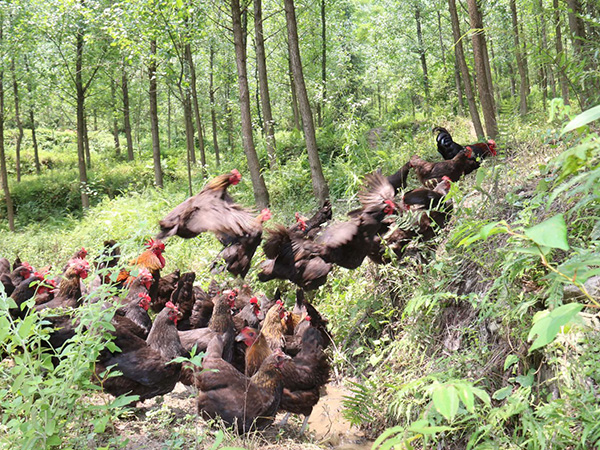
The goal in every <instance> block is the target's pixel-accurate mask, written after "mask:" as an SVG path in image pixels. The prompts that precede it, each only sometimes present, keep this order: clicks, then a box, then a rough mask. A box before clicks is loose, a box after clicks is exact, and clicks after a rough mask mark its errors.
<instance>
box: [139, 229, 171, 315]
mask: <svg viewBox="0 0 600 450" xmlns="http://www.w3.org/2000/svg"><path fill="white" fill-rule="evenodd" d="M146 247H147V250H146V251H144V252H142V254H141V255H140V256H138V257H137V258H135V259H134V260H132V261H131V264H132V265H135V266H137V267H138V268H140V269H142V268H144V269H148V271H150V273H151V274H152V277H153V278H154V282H153V283H152V286H151V287H150V290H149V292H148V293H149V295H150V298H151V299H152V304H151V305H154V304H156V302H157V300H158V283H159V280H160V269H163V268H164V267H165V264H166V261H165V257H164V256H163V252H164V251H165V244H163V243H162V242H161V241H159V240H154V239H150V240H149V241H148V242H146ZM153 309H154V308H153ZM159 310H160V309H159Z"/></svg>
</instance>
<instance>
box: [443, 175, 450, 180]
mask: <svg viewBox="0 0 600 450" xmlns="http://www.w3.org/2000/svg"><path fill="white" fill-rule="evenodd" d="M442 180H444V181H452V179H450V177H449V176H448V175H444V176H443V177H442Z"/></svg>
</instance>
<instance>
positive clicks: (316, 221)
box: [288, 200, 332, 239]
mask: <svg viewBox="0 0 600 450" xmlns="http://www.w3.org/2000/svg"><path fill="white" fill-rule="evenodd" d="M295 217H296V223H295V224H294V225H292V226H291V227H289V228H288V229H289V230H290V231H291V232H295V231H300V232H302V234H303V235H304V236H306V237H308V238H309V239H312V238H314V237H315V236H316V235H317V233H318V232H319V231H320V230H321V225H323V224H324V223H326V222H328V221H330V220H331V217H332V213H331V202H330V201H329V200H325V202H324V203H323V206H321V207H320V208H319V209H318V210H317V212H315V214H314V215H313V216H312V217H311V218H310V219H306V218H305V217H302V216H301V215H300V213H296V214H295Z"/></svg>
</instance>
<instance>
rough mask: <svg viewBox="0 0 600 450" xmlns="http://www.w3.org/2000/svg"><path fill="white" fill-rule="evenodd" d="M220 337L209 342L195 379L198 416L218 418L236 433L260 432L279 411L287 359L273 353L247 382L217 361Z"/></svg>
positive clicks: (220, 358) (244, 377)
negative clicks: (283, 371) (282, 370)
mask: <svg viewBox="0 0 600 450" xmlns="http://www.w3.org/2000/svg"><path fill="white" fill-rule="evenodd" d="M222 351H223V343H222V340H221V337H220V336H216V337H215V338H213V340H212V341H211V342H210V345H209V346H208V349H207V351H206V356H205V358H204V361H203V363H202V368H203V369H204V370H203V371H202V372H201V373H200V374H198V375H197V376H196V386H197V387H198V389H199V392H198V400H197V402H198V414H200V415H202V416H203V417H205V418H209V419H215V418H217V417H221V418H222V419H223V421H224V422H225V423H226V424H227V425H228V426H231V427H234V428H235V429H236V430H237V431H238V432H239V433H246V432H248V431H251V430H262V429H264V428H266V427H267V426H269V425H270V424H271V423H273V420H274V418H275V414H276V413H277V410H278V409H279V404H280V402H281V394H282V390H283V381H282V374H281V367H282V366H283V364H284V363H285V361H287V360H289V356H287V355H284V354H283V352H282V351H281V350H276V351H274V352H273V354H271V355H270V356H269V357H267V358H266V359H265V360H264V362H263V363H262V365H261V366H260V369H259V370H258V371H257V372H256V373H255V374H254V375H253V376H252V377H251V378H248V377H246V376H245V375H244V374H242V373H240V372H239V371H238V370H237V369H235V367H233V366H232V365H231V364H229V363H228V362H226V361H225V360H223V358H222V357H221V354H222Z"/></svg>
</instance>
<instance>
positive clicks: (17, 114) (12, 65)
mask: <svg viewBox="0 0 600 450" xmlns="http://www.w3.org/2000/svg"><path fill="white" fill-rule="evenodd" d="M10 69H11V72H12V82H13V83H12V85H13V96H14V98H15V122H16V124H17V142H16V144H15V153H16V159H15V162H16V166H17V167H16V169H17V183H19V182H20V181H21V143H22V142H23V123H22V122H21V114H20V112H19V86H18V83H17V73H16V69H15V59H14V57H13V58H11V60H10Z"/></svg>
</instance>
